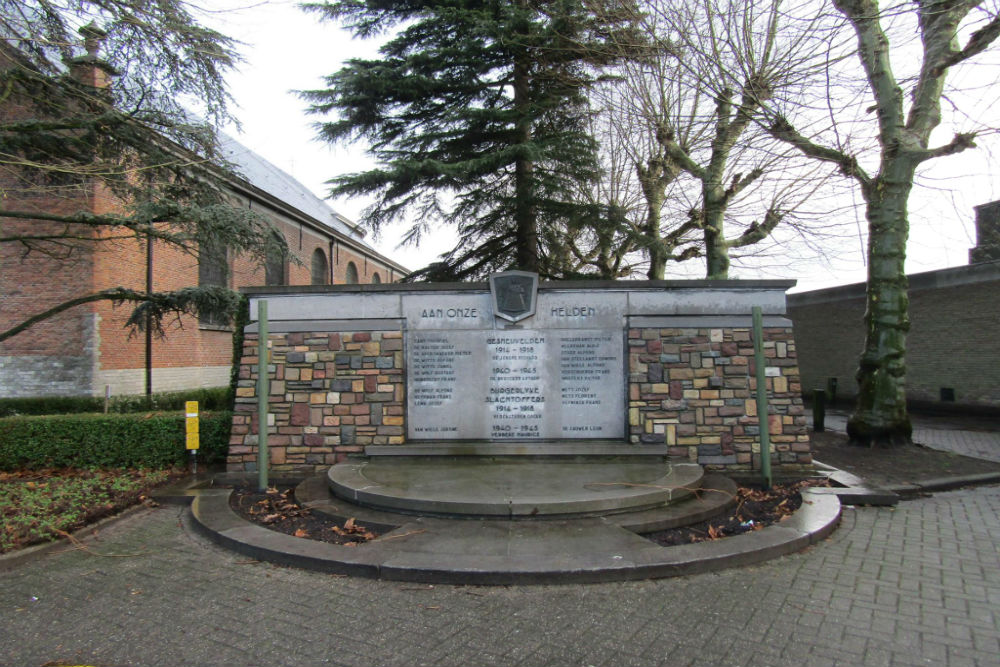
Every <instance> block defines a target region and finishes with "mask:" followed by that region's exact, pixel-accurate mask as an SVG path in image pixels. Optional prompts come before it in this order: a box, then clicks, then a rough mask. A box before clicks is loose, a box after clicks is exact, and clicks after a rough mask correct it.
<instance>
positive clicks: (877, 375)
mask: <svg viewBox="0 0 1000 667" xmlns="http://www.w3.org/2000/svg"><path fill="white" fill-rule="evenodd" d="M886 167H887V168H885V169H883V170H882V175H880V177H879V178H878V179H876V180H875V181H874V182H873V183H872V184H871V185H870V186H869V188H868V192H867V193H866V195H867V196H866V197H865V199H866V202H867V211H866V216H867V218H868V226H869V236H868V289H867V307H866V309H865V320H864V321H865V347H864V351H863V352H862V354H861V360H860V365H859V368H858V371H857V375H856V377H857V381H858V399H857V405H856V406H855V411H854V414H853V415H851V418H850V419H849V420H848V423H847V433H848V435H849V436H850V438H851V440H852V441H853V442H855V443H857V444H863V445H869V446H870V445H877V444H878V445H894V444H901V443H905V442H908V441H909V439H910V436H911V434H912V430H913V429H912V426H911V425H910V418H909V415H908V414H907V412H906V332H907V331H908V330H909V328H910V319H909V297H908V296H907V278H906V268H905V263H906V240H907V236H908V232H909V226H908V222H907V217H906V203H907V199H908V198H909V195H910V190H911V188H912V186H913V176H914V171H915V165H912V164H910V163H909V161H908V160H903V159H899V158H897V159H896V160H893V161H891V162H889V163H888V164H887V165H886Z"/></svg>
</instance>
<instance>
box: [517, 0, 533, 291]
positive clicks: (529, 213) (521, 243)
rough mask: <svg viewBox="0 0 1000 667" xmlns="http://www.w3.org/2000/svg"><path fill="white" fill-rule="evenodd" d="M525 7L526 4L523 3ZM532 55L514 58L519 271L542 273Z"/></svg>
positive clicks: (521, 54)
mask: <svg viewBox="0 0 1000 667" xmlns="http://www.w3.org/2000/svg"><path fill="white" fill-rule="evenodd" d="M519 4H520V5H521V6H522V7H523V5H524V3H523V1H522V2H520V3H519ZM530 66H531V63H530V60H529V57H528V53H527V52H526V51H525V50H524V49H519V50H518V51H517V53H516V54H515V55H514V111H515V114H516V119H517V120H516V121H515V123H516V124H515V127H514V141H515V142H516V144H517V145H518V147H519V148H520V149H521V150H520V151H519V155H518V157H517V158H515V161H514V234H515V255H514V257H515V259H514V261H515V268H517V269H520V270H522V271H535V272H537V271H538V211H537V209H536V207H535V202H534V198H535V192H534V183H533V177H534V173H533V172H534V167H535V165H534V163H533V162H532V161H531V160H529V159H528V158H527V157H525V155H526V153H527V150H528V145H529V144H530V143H531V138H532V136H531V135H532V132H531V114H530V103H531V100H530V95H531V73H530V69H529V68H530Z"/></svg>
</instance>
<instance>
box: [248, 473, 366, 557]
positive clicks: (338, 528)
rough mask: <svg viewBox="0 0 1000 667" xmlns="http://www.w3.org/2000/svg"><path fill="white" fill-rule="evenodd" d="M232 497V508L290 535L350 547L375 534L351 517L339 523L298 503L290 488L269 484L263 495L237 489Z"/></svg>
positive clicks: (362, 542) (253, 519) (254, 520)
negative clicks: (283, 488)
mask: <svg viewBox="0 0 1000 667" xmlns="http://www.w3.org/2000/svg"><path fill="white" fill-rule="evenodd" d="M233 498H234V499H235V501H234V505H233V508H234V509H236V510H237V511H238V512H240V513H241V514H242V515H243V516H244V517H246V518H248V519H250V520H251V521H253V522H255V523H258V524H260V525H263V526H266V527H268V528H271V529H273V530H277V531H279V532H283V533H286V534H288V535H291V536H293V537H298V538H302V539H314V540H322V541H325V542H331V543H334V544H341V545H344V546H350V547H353V546H357V545H358V544H364V543H365V542H368V541H370V540H374V539H375V538H376V537H378V536H377V535H376V534H375V533H374V532H373V531H371V530H369V529H368V528H366V527H365V526H363V525H361V524H359V523H357V521H356V520H355V519H354V518H353V517H351V518H349V519H347V520H346V521H344V523H343V524H338V523H335V522H333V521H332V519H327V518H326V517H323V516H322V515H320V516H317V515H314V514H313V513H312V512H311V510H310V509H309V508H306V507H301V506H300V505H299V504H298V503H297V502H296V501H295V499H294V490H293V489H286V490H284V491H279V490H278V489H276V488H273V487H272V488H268V489H267V490H266V491H265V493H264V494H263V495H261V494H257V493H254V492H251V491H248V490H240V491H238V492H237V493H235V494H233ZM241 498H244V499H245V500H241ZM247 503H249V506H247ZM331 524H332V525H331Z"/></svg>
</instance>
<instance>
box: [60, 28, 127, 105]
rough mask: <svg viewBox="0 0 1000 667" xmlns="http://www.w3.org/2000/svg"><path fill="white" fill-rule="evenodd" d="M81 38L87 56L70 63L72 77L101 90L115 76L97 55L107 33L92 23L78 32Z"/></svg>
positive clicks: (110, 67)
mask: <svg viewBox="0 0 1000 667" xmlns="http://www.w3.org/2000/svg"><path fill="white" fill-rule="evenodd" d="M79 32H80V35H81V36H82V37H83V48H84V49H86V51H87V55H85V56H78V57H76V58H73V60H71V61H70V63H69V64H70V67H71V71H72V72H73V77H74V78H75V79H76V80H77V81H79V82H80V83H83V84H86V85H88V86H93V87H94V88H98V89H101V90H104V89H107V88H108V87H110V86H111V78H112V77H113V76H114V75H115V74H117V73H118V72H117V71H115V68H114V67H112V66H111V63H109V62H107V61H106V60H103V59H102V58H101V57H100V56H99V55H98V54H99V53H100V50H101V45H102V44H103V43H104V39H105V38H106V37H107V36H108V33H106V32H104V31H103V30H101V29H100V28H98V27H97V26H96V25H95V24H94V22H93V21H91V22H90V23H88V24H87V25H85V26H83V27H82V28H80V30H79Z"/></svg>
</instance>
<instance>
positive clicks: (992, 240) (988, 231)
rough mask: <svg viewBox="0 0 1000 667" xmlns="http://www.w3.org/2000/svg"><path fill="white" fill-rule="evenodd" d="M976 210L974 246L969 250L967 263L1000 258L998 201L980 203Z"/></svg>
mask: <svg viewBox="0 0 1000 667" xmlns="http://www.w3.org/2000/svg"><path fill="white" fill-rule="evenodd" d="M975 211H976V247H975V248H972V249H970V250H969V264H979V263H980V262H990V261H993V260H996V259H1000V201H994V202H990V203H989V204H981V205H979V206H976V207H975Z"/></svg>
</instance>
